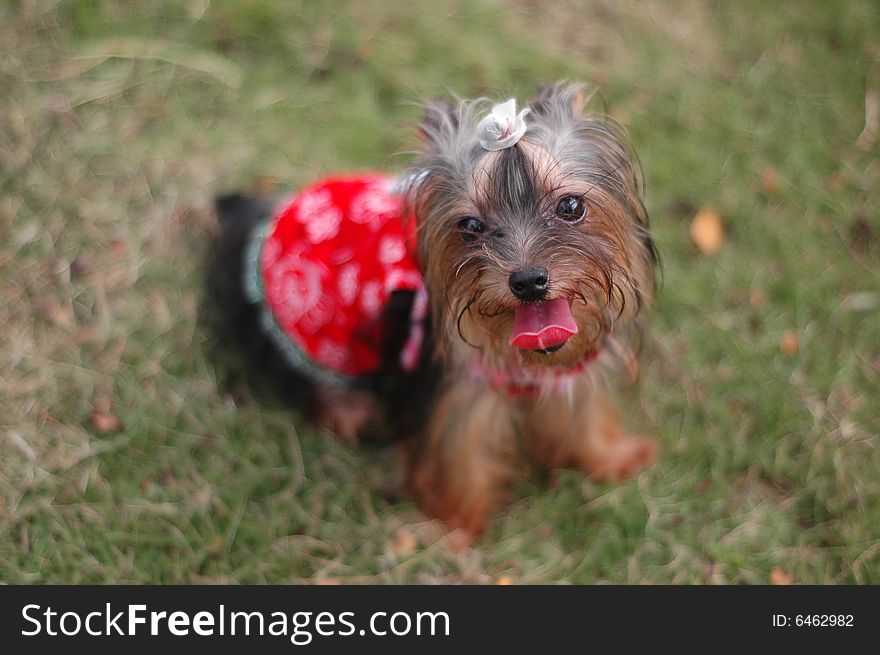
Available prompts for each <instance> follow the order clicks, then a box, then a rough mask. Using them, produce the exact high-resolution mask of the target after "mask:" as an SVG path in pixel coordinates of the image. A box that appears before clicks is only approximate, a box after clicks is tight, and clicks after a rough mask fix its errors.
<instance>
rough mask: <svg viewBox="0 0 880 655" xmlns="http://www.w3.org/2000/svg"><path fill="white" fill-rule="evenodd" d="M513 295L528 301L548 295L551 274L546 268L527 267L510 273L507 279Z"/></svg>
mask: <svg viewBox="0 0 880 655" xmlns="http://www.w3.org/2000/svg"><path fill="white" fill-rule="evenodd" d="M507 283H508V284H509V285H510V290H511V291H513V295H514V296H516V297H517V298H519V299H520V300H524V301H526V302H529V301H535V300H541V299H542V298H543V297H544V296H546V295H547V287H548V286H549V284H550V275H549V274H548V273H547V269H546V268H526V269H523V270H522V271H516V272H515V273H511V274H510V278H509V279H508V280H507Z"/></svg>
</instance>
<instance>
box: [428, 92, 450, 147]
mask: <svg viewBox="0 0 880 655" xmlns="http://www.w3.org/2000/svg"><path fill="white" fill-rule="evenodd" d="M457 129H458V112H457V111H456V110H455V108H454V107H453V106H452V103H451V102H449V100H447V99H446V98H443V97H440V96H436V97H434V98H432V99H431V100H430V101H428V102H426V103H425V115H424V117H423V118H422V122H421V124H420V126H419V136H421V137H422V141H423V142H424V143H425V144H426V146H427V147H428V148H431V147H434V146H436V145H437V143H438V141H439V140H440V137H441V136H442V135H444V134H447V133H449V132H452V131H455V130H457Z"/></svg>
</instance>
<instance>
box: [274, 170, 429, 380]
mask: <svg viewBox="0 0 880 655" xmlns="http://www.w3.org/2000/svg"><path fill="white" fill-rule="evenodd" d="M393 184H394V180H393V179H392V178H388V177H384V176H381V175H375V174H368V175H363V174H361V175H358V176H356V177H348V178H331V179H325V180H323V181H320V182H318V183H316V184H314V185H313V186H310V187H307V188H306V189H303V190H301V191H300V192H299V193H297V194H296V196H295V197H294V198H293V199H292V200H291V201H290V202H289V203H287V204H285V205H284V206H282V207H281V209H280V210H279V212H278V213H277V215H276V216H275V218H274V219H273V222H272V223H271V224H270V226H269V231H268V233H267V236H266V239H265V241H264V242H263V245H262V249H261V253H260V261H259V267H260V272H261V274H262V284H263V296H264V301H265V303H266V304H267V306H268V307H269V309H270V310H271V312H272V315H273V317H274V318H275V321H276V322H277V324H278V326H279V327H280V328H281V329H282V330H283V332H284V333H285V334H286V335H287V337H288V338H289V339H290V340H291V341H292V342H293V344H294V345H295V346H296V347H298V348H299V349H301V350H302V352H303V353H304V354H305V355H306V357H307V358H308V359H309V360H311V361H312V362H314V363H315V364H317V365H319V366H321V367H323V368H325V369H328V370H330V371H334V372H337V373H341V374H344V375H348V376H360V375H366V374H370V373H374V372H376V370H377V368H378V366H379V364H380V354H381V353H380V348H381V344H382V335H381V325H380V321H379V318H380V315H381V312H382V309H383V307H384V306H385V304H386V303H387V302H388V298H389V296H390V294H391V292H392V291H395V290H411V291H419V290H422V289H423V282H422V276H421V274H420V272H419V269H418V267H417V265H416V262H415V258H414V256H413V253H412V248H411V244H412V239H411V238H410V237H411V235H408V234H406V233H405V229H406V228H405V227H404V223H403V221H402V220H401V219H402V216H403V202H402V200H401V198H400V196H399V195H397V194H395V193H393ZM420 296H424V294H423V293H422V294H420ZM418 330H419V335H416V336H418V337H419V339H420V332H421V327H420V326H419V328H418ZM411 337H412V335H411ZM407 345H408V346H409V350H410V351H412V349H413V347H415V348H416V349H418V347H419V346H420V343H418V344H413V343H412V338H411V340H410V343H409V344H407ZM402 361H403V363H404V366H405V367H406V368H409V367H410V366H414V365H415V359H414V358H413V356H412V352H409V353H407V352H404V353H402Z"/></svg>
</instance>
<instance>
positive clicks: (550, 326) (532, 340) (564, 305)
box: [509, 298, 578, 350]
mask: <svg viewBox="0 0 880 655" xmlns="http://www.w3.org/2000/svg"><path fill="white" fill-rule="evenodd" d="M513 314H514V317H513V333H512V334H511V335H510V342H509V343H510V345H511V346H516V347H517V348H522V349H523V350H544V349H545V348H552V347H553V346H558V345H559V344H561V343H565V342H566V341H568V338H569V337H571V336H572V335H575V334H577V331H578V329H577V325H575V322H574V317H573V316H572V315H571V306H570V305H569V302H568V301H567V300H566V299H565V298H559V299H557V300H548V301H546V302H540V303H534V304H531V305H520V306H519V307H517V308H516V309H515V310H514V312H513Z"/></svg>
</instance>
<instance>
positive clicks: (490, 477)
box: [406, 380, 516, 542]
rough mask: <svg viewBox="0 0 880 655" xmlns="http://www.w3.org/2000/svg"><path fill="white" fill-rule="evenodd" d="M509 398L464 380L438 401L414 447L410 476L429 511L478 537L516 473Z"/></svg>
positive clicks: (465, 533) (413, 488) (467, 535)
mask: <svg viewBox="0 0 880 655" xmlns="http://www.w3.org/2000/svg"><path fill="white" fill-rule="evenodd" d="M511 409H512V408H511V405H510V402H509V400H508V398H507V397H506V396H505V395H503V394H501V393H498V392H497V391H493V390H492V389H489V388H488V387H487V386H485V385H482V384H479V383H477V382H474V381H470V380H466V381H464V380H459V381H457V382H456V383H455V384H454V385H452V386H450V387H449V388H448V389H447V390H446V391H445V392H444V393H443V394H442V395H441V396H440V398H439V399H438V401H437V404H436V405H435V407H434V411H433V414H432V416H431V419H430V420H429V422H428V425H427V429H426V431H425V433H424V434H423V435H421V436H419V437H417V438H416V439H415V440H414V443H413V444H412V447H411V449H410V450H409V456H408V462H407V471H406V473H407V479H408V484H409V488H410V490H411V491H412V492H413V493H414V494H415V495H416V497H417V498H418V500H419V503H420V505H421V507H422V509H423V511H425V513H427V514H429V515H430V516H433V517H435V518H439V519H441V520H443V521H445V522H446V523H447V524H448V525H449V526H450V527H451V528H453V529H456V528H458V529H460V530H461V531H462V532H463V535H462V536H463V537H464V540H465V541H466V542H469V541H472V540H473V539H475V538H476V537H478V536H479V535H480V534H481V533H482V531H483V528H484V527H485V523H486V519H487V516H488V515H489V514H490V512H492V511H493V510H494V509H496V508H497V507H498V505H499V504H500V502H501V496H502V494H503V492H504V489H505V486H506V483H507V482H508V481H509V480H510V479H511V478H512V477H513V475H514V474H515V467H514V462H515V457H516V453H515V451H516V449H515V425H516V417H515V415H514V414H513V413H512V411H511Z"/></svg>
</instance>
